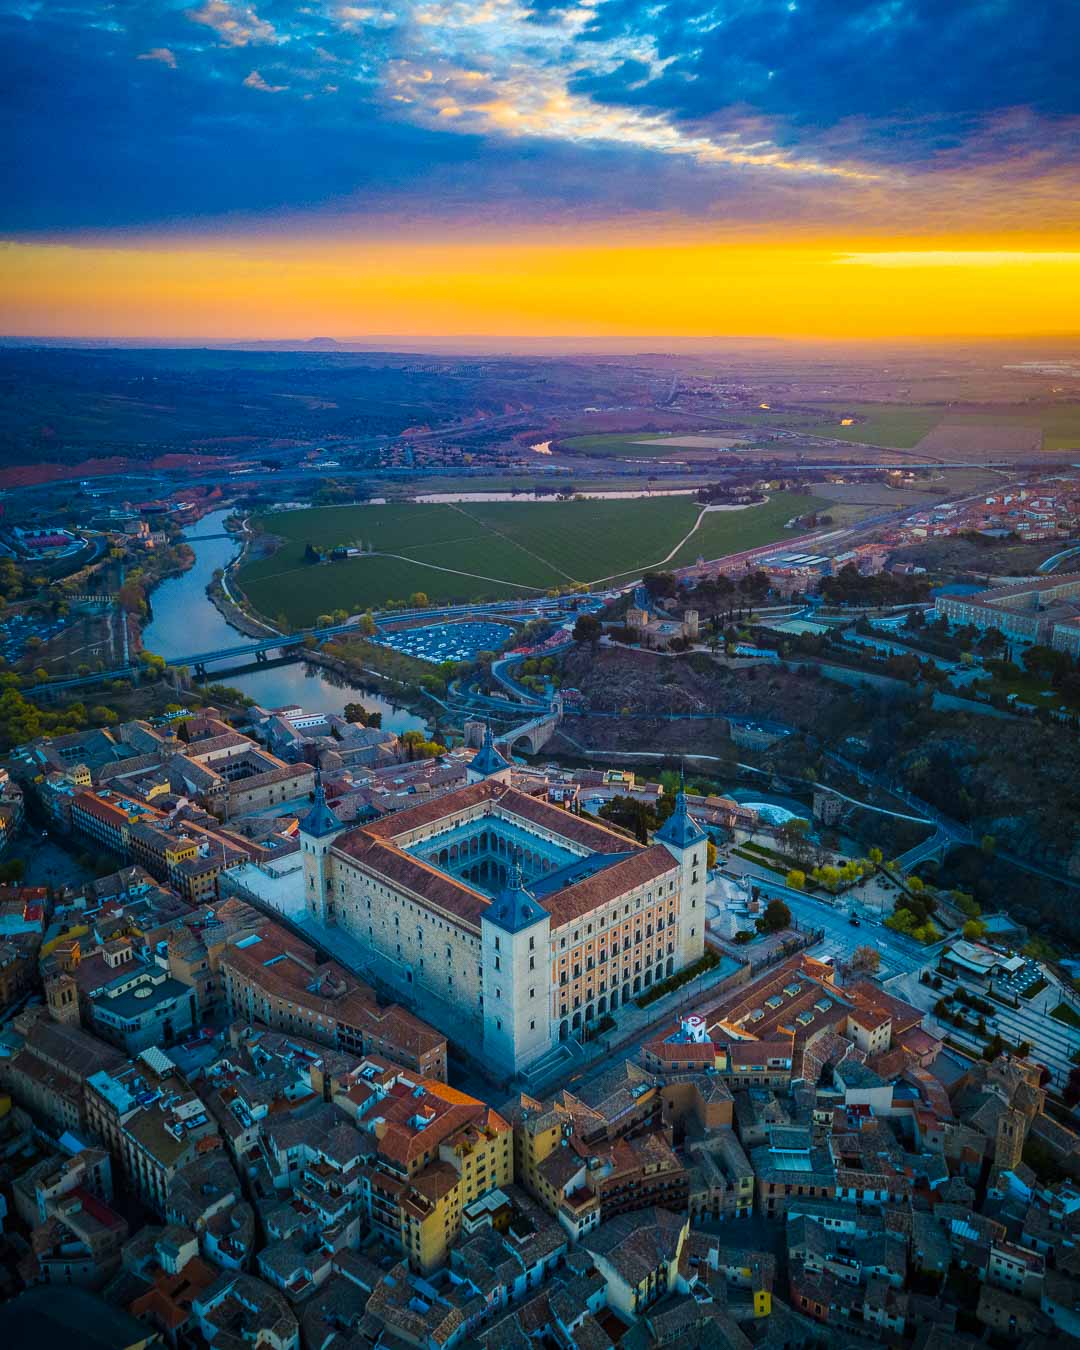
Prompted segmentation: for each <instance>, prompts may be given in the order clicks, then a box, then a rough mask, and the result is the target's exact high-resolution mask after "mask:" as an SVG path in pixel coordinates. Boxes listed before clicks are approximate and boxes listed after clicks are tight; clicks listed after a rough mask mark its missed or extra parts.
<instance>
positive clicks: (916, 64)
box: [575, 0, 1080, 141]
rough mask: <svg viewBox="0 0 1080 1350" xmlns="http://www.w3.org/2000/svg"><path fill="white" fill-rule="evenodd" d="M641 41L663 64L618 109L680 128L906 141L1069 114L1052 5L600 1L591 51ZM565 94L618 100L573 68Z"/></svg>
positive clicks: (1077, 19)
mask: <svg viewBox="0 0 1080 1350" xmlns="http://www.w3.org/2000/svg"><path fill="white" fill-rule="evenodd" d="M642 35H648V37H649V38H651V39H652V40H653V41H654V42H655V43H656V47H657V50H658V52H659V55H660V57H661V58H664V59H668V58H670V64H669V65H668V66H667V67H666V68H665V70H664V73H663V74H662V75H660V76H658V77H657V78H656V79H655V80H653V81H651V82H649V83H648V84H646V85H645V86H644V87H639V88H633V87H629V86H628V87H627V88H626V89H625V90H624V91H623V93H622V95H621V101H625V102H626V103H628V104H631V105H633V106H637V107H650V108H654V109H663V110H665V111H667V112H670V113H673V114H674V115H676V116H678V117H682V118H710V117H715V116H717V115H718V114H720V113H721V112H723V111H724V110H725V109H728V108H731V107H733V106H734V107H745V108H747V109H751V110H753V111H754V112H755V113H758V114H761V115H763V116H766V117H769V118H777V119H782V120H784V121H785V122H787V123H789V124H791V125H792V126H795V127H798V128H801V129H803V130H806V129H824V128H828V127H831V126H833V125H835V124H837V123H838V122H841V121H843V120H844V119H847V118H862V119H867V120H869V121H889V122H893V123H896V124H898V125H900V129H901V130H903V129H904V128H903V126H902V125H901V124H903V123H905V122H906V123H908V124H910V126H909V130H910V127H911V126H913V127H915V128H918V127H921V126H924V125H925V124H927V123H928V122H932V121H936V120H956V121H957V122H958V124H962V123H963V121H964V120H965V119H970V118H975V117H981V116H985V115H987V114H990V113H992V112H993V111H994V110H996V109H998V108H1002V107H1012V106H1024V107H1028V108H1031V109H1033V110H1034V111H1036V112H1038V113H1041V114H1043V115H1046V116H1051V117H1064V116H1069V115H1073V114H1075V113H1076V112H1077V111H1078V110H1080V107H1078V105H1080V94H1078V84H1077V79H1076V52H1077V51H1078V50H1080V6H1077V5H1075V4H1071V3H1064V2H1062V0H1056V2H1055V3H1048V4H1047V3H1043V4H1032V3H1030V0H974V2H968V0H876V2H875V3H869V4H867V3H859V0H793V2H791V3H789V0H729V2H728V3H724V4H715V3H704V2H703V0H661V2H660V3H659V4H656V3H652V2H651V0H649V2H648V3H641V0H613V3H610V4H604V5H601V6H600V7H599V8H598V10H597V13H596V18H595V20H594V21H593V23H592V24H591V25H590V30H589V36H590V38H591V39H592V40H593V41H594V42H601V41H603V42H608V41H611V40H612V39H616V38H633V37H635V36H642ZM583 54H585V55H586V56H587V49H585V50H584V51H583ZM575 88H576V89H578V90H579V91H588V90H595V91H596V93H597V95H598V96H599V97H602V98H603V99H605V100H612V99H618V98H619V97H620V96H619V94H618V91H614V90H612V88H611V85H610V81H609V78H608V75H607V73H606V71H604V70H590V69H589V67H588V66H587V65H583V67H582V69H581V70H580V71H579V73H578V74H577V76H576V77H575ZM910 134H911V139H912V140H913V141H915V140H918V139H919V135H920V133H919V132H918V131H917V130H915V131H911V132H910Z"/></svg>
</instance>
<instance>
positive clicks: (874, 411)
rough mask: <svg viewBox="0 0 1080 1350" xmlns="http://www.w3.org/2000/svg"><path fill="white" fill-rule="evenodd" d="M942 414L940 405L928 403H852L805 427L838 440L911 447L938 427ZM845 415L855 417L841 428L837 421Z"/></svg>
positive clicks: (900, 447) (903, 448)
mask: <svg viewBox="0 0 1080 1350" xmlns="http://www.w3.org/2000/svg"><path fill="white" fill-rule="evenodd" d="M941 415H942V410H941V409H940V408H932V407H927V406H921V407H920V406H917V405H913V406H911V407H906V406H904V407H901V406H898V405H896V404H891V403H853V404H850V405H849V406H847V407H842V408H837V410H836V413H835V416H834V415H832V414H827V415H826V417H825V419H824V420H822V421H819V422H818V423H817V424H816V425H813V426H810V427H808V428H807V430H809V431H812V432H814V434H815V435H818V436H830V437H832V438H834V439H835V440H838V441H859V442H860V443H862V444H866V445H881V446H885V447H886V448H888V449H890V450H910V449H911V448H912V446H915V445H918V443H919V442H920V441H921V440H922V438H923V437H924V436H925V435H926V433H927V432H928V431H931V430H932V429H933V428H934V427H936V426H937V424H938V423H939V422H940V421H941ZM846 417H854V418H857V419H858V420H857V421H856V423H855V425H854V426H851V427H842V426H841V425H840V423H841V421H842V420H843V419H844V418H846Z"/></svg>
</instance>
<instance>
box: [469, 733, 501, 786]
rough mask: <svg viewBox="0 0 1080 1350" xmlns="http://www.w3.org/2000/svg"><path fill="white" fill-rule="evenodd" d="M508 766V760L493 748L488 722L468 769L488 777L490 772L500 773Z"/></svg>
mask: <svg viewBox="0 0 1080 1350" xmlns="http://www.w3.org/2000/svg"><path fill="white" fill-rule="evenodd" d="M509 767H510V761H509V760H507V759H504V758H503V756H502V755H501V754H500V753H499V752H498V750H496V749H495V741H494V739H493V737H492V735H491V726H490V724H489V725H488V726H487V727H486V728H485V730H484V744H483V746H482V747H481V748H480V749H479V750H478V751H477V752H476V754H475V755H474V756H473V758H472V763H471V764H470V765H469V769H470V771H471V772H472V773H476V774H480V775H481V777H483V778H490V777H491V775H492V774H495V773H501V772H502V771H503V770H504V769H508V768H509Z"/></svg>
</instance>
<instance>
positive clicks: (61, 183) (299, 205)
mask: <svg viewBox="0 0 1080 1350" xmlns="http://www.w3.org/2000/svg"><path fill="white" fill-rule="evenodd" d="M320 4H321V8H320ZM410 4H411V0H400V3H399V0H386V3H385V6H384V8H385V11H386V14H387V16H388V17H386V18H382V17H379V18H378V19H377V21H376V22H374V23H370V22H365V21H364V20H363V19H362V18H360V17H357V18H355V19H353V18H350V17H349V12H348V11H347V10H343V7H342V5H339V4H338V3H337V0H309V3H308V4H305V5H298V4H296V3H294V2H293V0H255V4H254V8H253V9H251V8H249V6H248V5H247V3H246V0H235V3H234V4H233V5H232V8H231V10H230V9H229V8H228V5H227V3H226V0H191V3H190V4H189V7H188V8H187V9H186V10H185V9H182V8H178V7H177V5H176V4H175V3H172V2H171V0H115V3H113V4H111V5H110V6H109V7H108V8H107V9H106V8H104V7H102V6H101V5H100V4H99V3H97V2H96V0H55V3H50V4H48V5H41V6H39V7H36V8H29V7H27V6H25V5H23V4H22V3H19V0H0V185H2V191H0V232H3V233H5V234H9V235H12V234H23V235H27V234H35V233H60V234H62V233H65V232H77V231H95V230H101V231H108V230H112V229H116V228H129V229H132V230H139V229H144V228H148V227H155V226H164V225H174V224H185V223H189V222H194V223H200V222H205V223H206V224H207V225H208V226H210V227H213V226H214V224H215V223H220V221H221V220H222V219H223V218H224V219H228V218H235V219H237V220H239V219H240V218H243V217H261V218H263V219H264V220H265V219H268V218H269V219H271V220H272V219H273V218H274V217H275V216H282V217H283V216H284V215H285V214H287V213H303V212H305V211H312V212H316V211H321V212H322V213H323V214H324V215H327V214H329V215H331V216H333V215H334V214H335V213H340V214H341V215H342V216H345V215H349V216H350V217H353V216H355V217H361V218H362V217H365V216H366V217H368V218H369V219H372V220H375V221H378V219H379V218H380V216H382V215H393V216H394V217H401V216H403V215H404V216H411V217H412V218H413V219H415V220H416V221H417V222H418V223H420V224H423V223H424V220H425V217H426V218H428V219H429V220H436V221H437V220H439V219H441V218H443V217H444V216H446V215H448V214H454V213H457V214H460V215H462V216H471V217H472V218H473V219H474V220H475V221H477V222H479V223H481V224H482V223H483V222H484V220H485V219H486V218H488V217H490V218H491V219H496V218H499V219H501V218H503V217H506V216H512V217H514V218H515V219H521V220H526V221H528V220H532V219H542V218H544V216H545V215H546V214H551V215H558V216H560V217H561V218H563V219H565V218H567V217H568V216H569V217H572V218H580V219H583V220H585V219H592V218H596V217H603V216H604V215H605V214H616V215H617V214H618V213H621V212H630V211H641V210H645V211H648V210H652V209H655V210H656V211H657V212H659V211H661V210H664V211H669V212H675V213H677V212H679V211H683V212H685V213H686V214H687V215H693V216H695V217H698V218H701V217H705V218H708V219H715V220H718V221H721V222H723V221H725V220H742V221H755V220H769V219H778V218H783V219H785V220H799V219H806V220H812V219H814V218H815V215H816V213H817V212H818V211H819V210H820V209H821V204H822V200H823V197H821V196H815V195H814V194H813V192H811V191H809V190H808V189H806V188H805V187H804V184H801V183H799V182H798V181H797V180H792V179H790V177H788V178H785V176H784V175H774V177H773V179H772V180H771V181H770V180H769V178H768V175H767V173H765V172H757V171H754V170H748V171H746V172H741V171H740V170H739V169H738V168H737V167H731V166H726V165H723V164H710V165H709V166H708V167H707V168H703V167H702V166H701V165H699V164H698V163H697V162H696V161H695V159H694V158H693V157H692V156H690V155H684V156H681V157H680V156H679V155H670V154H669V155H663V154H655V153H651V152H649V151H648V150H647V149H645V148H643V146H642V144H641V143H638V144H633V143H627V144H621V145H620V144H614V143H610V142H608V143H602V142H599V141H598V142H592V143H585V144H581V143H577V144H575V143H573V141H572V138H571V136H570V135H569V134H563V136H562V139H561V140H560V139H559V138H558V137H557V136H556V135H554V134H552V135H551V136H550V137H547V138H546V139H545V138H544V135H543V134H540V133H537V132H533V133H531V135H530V138H525V137H519V138H517V139H514V138H510V137H507V136H504V135H500V134H499V131H498V129H497V127H489V128H487V131H488V134H486V135H481V134H479V131H480V130H483V128H479V129H478V128H477V126H476V124H475V123H464V124H455V123H454V122H452V121H445V122H442V123H439V122H438V121H437V119H436V116H435V114H434V113H433V112H432V109H431V108H428V109H425V110H421V109H418V108H411V107H409V106H405V105H400V104H395V103H394V102H393V101H392V99H391V98H390V97H389V94H390V92H391V91H390V89H389V88H388V86H387V78H388V77H387V72H388V71H391V72H392V70H393V68H394V65H395V63H396V62H401V61H410V60H412V61H413V62H414V64H415V63H417V62H419V63H420V64H423V63H424V62H425V61H427V60H434V59H435V58H438V57H440V56H444V57H445V59H446V61H447V63H448V64H451V65H457V66H467V65H470V64H472V65H475V66H476V67H478V68H479V69H481V70H487V69H489V67H490V65H492V64H497V55H496V56H493V49H492V44H497V42H498V36H499V34H498V30H497V29H495V30H484V32H483V33H482V34H480V30H479V29H477V30H475V31H476V32H477V33H478V34H480V35H479V36H478V37H477V47H476V50H475V51H470V50H461V51H457V50H449V49H448V50H447V51H446V52H445V53H444V52H441V51H440V49H439V45H438V43H439V37H440V32H439V30H438V28H436V27H427V28H424V29H420V28H417V27H412V26H410V22H409V13H408V11H409V9H410ZM380 8H381V7H380V6H379V5H378V3H372V0H355V10H356V11H370V10H372V9H374V10H380ZM220 9H225V15H224V17H223V16H222V14H221V13H220V12H219V11H220ZM575 9H576V5H574V4H571V3H567V0H533V3H532V5H531V13H530V16H529V20H528V22H527V23H526V24H524V25H522V26H523V27H524V28H525V29H527V30H528V33H529V41H528V45H527V49H526V55H527V56H528V57H529V59H533V58H535V60H536V61H537V62H538V63H539V66H538V70H539V71H540V73H544V70H545V69H547V68H549V67H545V65H544V63H545V62H546V63H555V64H557V66H558V75H559V79H560V80H562V81H565V83H566V86H567V88H568V89H569V92H570V93H571V94H572V95H577V96H579V97H585V98H587V99H589V100H592V101H593V102H594V103H595V104H597V105H598V106H605V107H608V108H618V109H627V110H630V111H632V112H641V113H648V114H657V115H661V116H662V117H663V118H664V119H666V121H667V123H669V124H671V125H673V126H675V127H678V128H682V129H683V130H684V131H685V133H686V135H687V137H698V136H703V135H704V136H711V137H713V138H714V139H715V140H717V141H718V142H720V143H724V139H725V138H726V137H727V136H729V135H730V134H732V133H737V134H738V135H740V136H741V139H742V143H743V144H745V143H747V142H757V141H762V142H768V143H770V144H771V145H773V146H780V147H783V148H784V149H785V150H788V151H790V154H791V158H792V159H794V160H798V159H800V158H802V159H808V160H820V161H822V162H827V163H832V164H835V163H843V164H847V163H851V164H856V165H860V166H868V167H869V168H870V169H875V168H878V167H883V168H886V169H887V168H890V167H899V168H901V169H903V170H905V171H908V170H910V171H913V172H916V173H919V172H931V171H936V170H938V169H939V168H940V167H941V166H942V165H949V166H956V165H960V166H963V165H973V166H976V167H978V168H980V169H984V170H985V172H986V174H987V177H988V178H989V177H992V176H993V174H994V173H995V172H999V171H1001V169H1002V166H1005V169H1006V170H1007V172H1008V173H1010V174H1014V175H1017V176H1022V174H1023V173H1025V172H1028V171H1030V169H1029V166H1030V165H1031V164H1032V163H1033V162H1036V163H1037V165H1038V166H1039V167H1040V168H1042V169H1047V168H1049V169H1053V167H1054V166H1055V165H1065V164H1072V165H1073V166H1075V164H1076V162H1077V160H1078V159H1080V147H1078V145H1077V142H1076V127H1077V125H1080V120H1077V119H1076V118H1075V114H1076V113H1077V102H1078V96H1077V92H1076V90H1077V82H1076V79H1075V75H1074V71H1073V65H1074V63H1075V52H1076V51H1077V50H1080V6H1074V5H1072V4H1064V3H1061V2H1060V0H1055V2H1053V3H1043V4H1032V3H1031V0H1027V3H1021V0H994V2H993V3H990V2H989V0H973V2H972V3H964V2H963V0H944V2H943V0H937V2H936V3H935V0H881V2H879V3H872V4H868V3H859V0H794V2H793V3H789V0H727V2H726V3H723V4H717V3H706V2H705V0H603V2H602V3H599V4H597V5H596V8H595V15H594V17H593V18H592V20H591V21H590V22H589V24H588V26H587V28H586V29H585V31H584V32H582V33H579V34H578V35H577V36H576V37H573V36H571V37H569V38H567V40H566V44H565V47H562V46H560V42H561V38H560V34H562V33H564V32H565V33H571V32H572V23H571V21H570V20H569V19H568V15H570V14H571V13H572V12H573V11H574V10H575ZM204 10H205V11H206V12H205V14H203V16H202V21H197V16H196V17H193V11H199V12H202V11H204ZM256 10H257V14H256V13H255V11H256ZM230 17H235V18H236V20H237V22H239V23H240V27H241V30H240V32H239V33H237V32H236V31H235V30H229V29H228V28H227V27H225V26H224V21H225V20H228V19H229V18H230ZM106 18H107V20H108V21H107V22H106V21H105V20H106ZM473 31H474V30H472V29H470V28H469V27H468V26H467V25H466V26H464V27H462V26H460V25H459V27H458V29H457V30H456V35H455V37H454V38H453V41H454V42H457V41H458V40H459V39H460V40H462V41H465V40H467V35H469V34H471V33H472V32H473ZM462 34H464V35H466V37H465V38H461V35H462ZM515 40H516V41H518V42H520V41H521V39H520V36H518V37H517V38H515ZM425 43H427V44H428V46H427V47H426V48H425V47H424V44H425ZM534 44H535V45H534ZM163 50H164V51H167V52H169V53H171V56H172V60H173V61H174V62H175V68H173V66H172V64H170V63H169V62H167V61H162V60H160V59H159V60H145V59H144V60H140V59H139V57H140V56H141V55H144V54H146V53H148V52H158V53H160V52H161V51H163ZM252 72H258V75H259V77H260V80H261V82H262V85H263V86H269V87H270V88H274V89H280V90H282V91H283V92H281V93H273V94H272V93H266V92H263V91H262V90H261V89H252V88H249V87H245V84H244V81H245V79H249V78H250V77H251V75H252ZM523 84H525V85H527V84H528V79H527V78H526V79H525V80H524V81H523ZM334 86H336V92H333V87H334ZM486 96H487V95H486V91H485V92H483V93H482V94H478V95H477V97H478V98H481V99H482V98H483V97H486ZM1017 109H1019V110H1021V111H1020V113H1019V114H1018V113H1017V112H1015V111H1013V110H1017ZM1006 110H1009V111H1008V115H1007V116H1006V115H1005V113H1006ZM1070 117H1072V118H1073V120H1072V121H1070V120H1068V119H1069V118H1070ZM462 125H464V126H465V127H466V129H467V130H466V131H465V132H463V130H462V129H461V127H462ZM858 191H859V189H857V188H854V187H851V186H849V185H848V184H846V183H844V182H842V181H838V180H837V181H834V182H833V183H832V184H831V185H830V186H829V190H828V198H829V201H830V202H832V203H834V204H838V205H839V209H841V210H843V209H846V206H847V204H848V202H854V200H855V198H854V195H853V194H856V193H857V192H858Z"/></svg>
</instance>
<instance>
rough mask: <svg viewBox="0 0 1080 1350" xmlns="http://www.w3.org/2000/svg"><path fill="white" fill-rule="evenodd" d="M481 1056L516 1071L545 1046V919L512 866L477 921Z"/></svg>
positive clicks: (547, 950) (548, 938)
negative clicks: (480, 982) (504, 882)
mask: <svg viewBox="0 0 1080 1350" xmlns="http://www.w3.org/2000/svg"><path fill="white" fill-rule="evenodd" d="M480 934H481V937H480V945H481V952H482V959H483V972H484V973H483V980H482V984H481V989H482V992H483V997H484V1055H485V1056H486V1057H488V1058H490V1060H491V1061H492V1063H493V1064H496V1065H498V1067H499V1068H500V1069H502V1070H504V1071H506V1072H507V1073H517V1072H518V1071H520V1070H521V1069H523V1068H525V1067H526V1065H528V1064H530V1063H531V1062H532V1061H533V1060H534V1059H537V1058H539V1056H540V1055H542V1054H544V1052H545V1051H547V1050H549V1049H550V1048H551V990H550V987H549V986H550V981H551V950H550V945H551V917H550V915H549V914H548V912H547V910H546V909H544V908H543V906H542V905H540V904H539V903H538V902H537V900H536V899H535V897H534V896H533V894H532V892H531V891H528V890H526V889H525V885H524V883H523V881H522V877H521V868H520V867H519V866H518V865H517V863H514V865H513V866H512V867H511V869H510V876H509V879H508V881H507V884H506V887H505V889H504V890H502V891H500V892H499V895H498V896H497V897H496V898H495V900H493V901H492V903H491V904H490V905H488V907H487V909H486V910H485V911H484V913H483V915H482V917H481V920H480Z"/></svg>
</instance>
